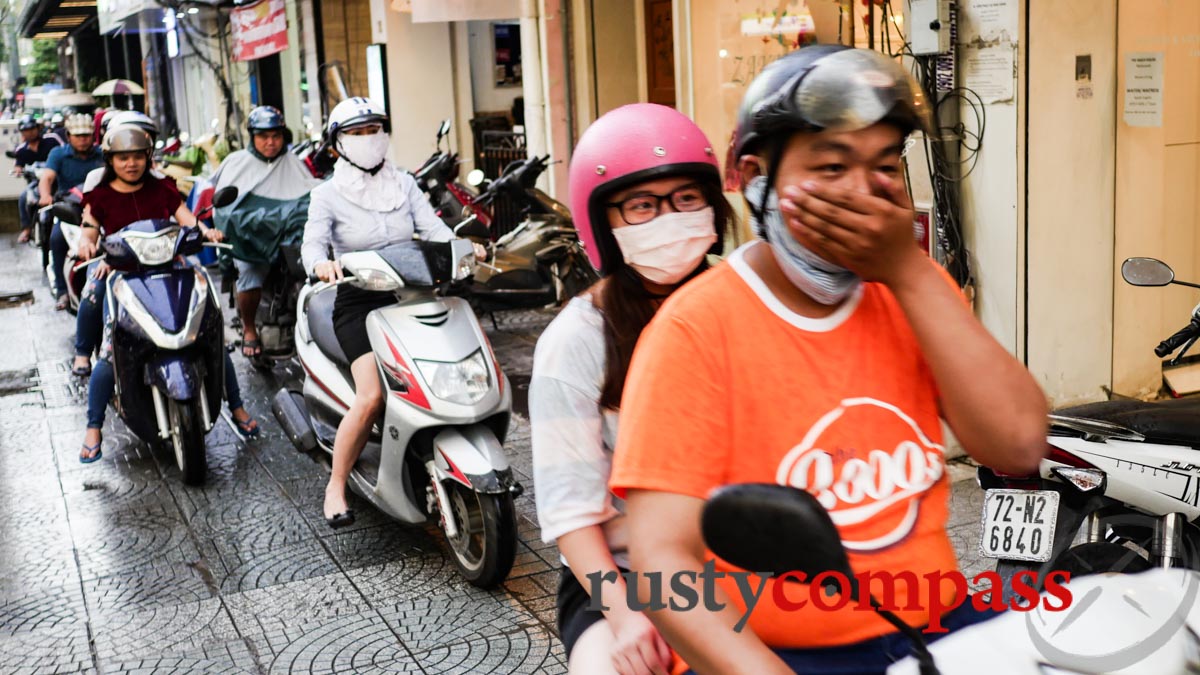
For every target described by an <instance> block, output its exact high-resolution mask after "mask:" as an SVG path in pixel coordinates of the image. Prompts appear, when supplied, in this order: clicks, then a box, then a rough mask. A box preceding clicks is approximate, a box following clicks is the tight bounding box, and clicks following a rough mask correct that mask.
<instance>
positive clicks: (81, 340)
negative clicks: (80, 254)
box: [75, 266, 108, 356]
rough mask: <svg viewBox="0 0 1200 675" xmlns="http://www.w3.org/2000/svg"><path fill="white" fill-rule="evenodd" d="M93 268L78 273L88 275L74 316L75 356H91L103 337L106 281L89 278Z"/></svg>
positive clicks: (105, 315)
mask: <svg viewBox="0 0 1200 675" xmlns="http://www.w3.org/2000/svg"><path fill="white" fill-rule="evenodd" d="M94 269H95V267H94V266H89V267H87V268H85V270H80V272H79V273H86V274H88V275H89V278H88V281H87V284H85V285H84V287H83V295H82V296H80V298H79V313H77V314H76V315H75V355H76V356H91V355H92V352H94V351H96V347H98V346H100V338H101V337H103V335H104V322H105V320H106V317H107V313H106V312H107V310H106V308H105V307H104V296H105V293H106V292H107V289H108V284H107V283H105V282H106V281H107V279H95V278H91V276H90V275H91V274H92V271H93V270H94Z"/></svg>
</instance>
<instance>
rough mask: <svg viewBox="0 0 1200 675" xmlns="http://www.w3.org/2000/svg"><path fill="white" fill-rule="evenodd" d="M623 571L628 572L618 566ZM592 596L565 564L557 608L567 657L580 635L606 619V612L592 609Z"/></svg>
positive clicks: (560, 575)
mask: <svg viewBox="0 0 1200 675" xmlns="http://www.w3.org/2000/svg"><path fill="white" fill-rule="evenodd" d="M617 569H619V570H621V572H622V573H624V572H627V571H628V570H626V569H625V568H623V567H617ZM591 604H592V596H591V595H589V594H588V592H587V589H585V588H584V587H583V586H581V585H579V580H578V579H576V578H575V574H574V573H572V572H571V568H569V567H566V566H564V567H563V568H562V569H561V570H560V571H559V576H558V597H557V598H556V599H555V605H556V607H555V609H557V610H558V611H557V614H558V637H559V639H560V640H562V643H563V647H565V648H566V650H567V658H571V652H572V651H574V650H575V643H576V642H578V641H579V638H580V636H582V635H583V634H584V632H586V631H587V629H589V628H591V627H592V626H593V625H595V624H596V623H597V622H599V621H603V620H604V613H603V612H601V611H599V610H595V609H591V607H590V605H591Z"/></svg>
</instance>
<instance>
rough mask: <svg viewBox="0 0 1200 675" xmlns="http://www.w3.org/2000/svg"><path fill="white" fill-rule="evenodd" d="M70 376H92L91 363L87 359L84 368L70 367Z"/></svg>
mask: <svg viewBox="0 0 1200 675" xmlns="http://www.w3.org/2000/svg"><path fill="white" fill-rule="evenodd" d="M71 374H72V375H74V376H76V377H88V376H90V375H91V374H92V362H91V359H88V364H87V365H86V366H74V365H73V366H71Z"/></svg>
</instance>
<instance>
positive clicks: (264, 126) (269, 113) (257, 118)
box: [246, 105, 287, 135]
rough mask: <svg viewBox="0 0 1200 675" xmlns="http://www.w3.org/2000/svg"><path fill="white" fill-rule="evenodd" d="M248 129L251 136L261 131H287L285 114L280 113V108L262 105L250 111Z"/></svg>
mask: <svg viewBox="0 0 1200 675" xmlns="http://www.w3.org/2000/svg"><path fill="white" fill-rule="evenodd" d="M246 128H247V129H249V131H250V134H251V135H254V134H256V133H258V132H260V131H271V130H273V129H286V128H287V123H286V122H284V121H283V113H281V112H279V108H276V107H274V106H269V105H260V106H258V107H257V108H255V109H254V110H251V111H250V117H249V119H248V121H247V122H246Z"/></svg>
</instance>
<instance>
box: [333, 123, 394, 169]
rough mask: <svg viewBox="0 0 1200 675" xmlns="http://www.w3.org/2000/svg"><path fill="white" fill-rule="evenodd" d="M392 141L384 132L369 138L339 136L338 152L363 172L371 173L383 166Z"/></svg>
mask: <svg viewBox="0 0 1200 675" xmlns="http://www.w3.org/2000/svg"><path fill="white" fill-rule="evenodd" d="M390 141H391V137H390V136H388V134H385V133H384V132H382V131H380V132H379V133H374V134H370V135H368V136H352V135H350V134H341V135H339V136H338V152H340V153H341V154H342V155H344V156H345V157H346V159H348V160H350V161H351V162H353V163H354V164H356V165H357V166H358V167H359V168H360V169H362V170H363V171H370V170H372V169H374V168H375V167H377V166H379V165H380V164H383V160H384V159H386V158H387V151H388V144H389V143H390Z"/></svg>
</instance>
